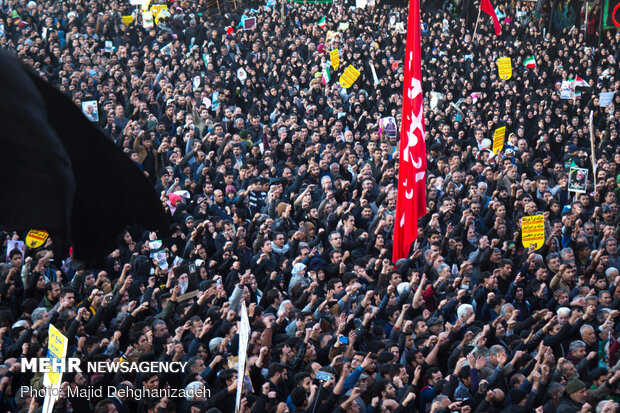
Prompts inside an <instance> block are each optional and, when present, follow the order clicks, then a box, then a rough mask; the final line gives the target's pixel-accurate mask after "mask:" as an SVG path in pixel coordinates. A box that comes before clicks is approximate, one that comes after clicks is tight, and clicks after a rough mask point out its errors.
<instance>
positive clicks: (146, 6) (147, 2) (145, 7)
mask: <svg viewBox="0 0 620 413" xmlns="http://www.w3.org/2000/svg"><path fill="white" fill-rule="evenodd" d="M150 4H151V0H144V1H143V2H142V11H149V5H150Z"/></svg>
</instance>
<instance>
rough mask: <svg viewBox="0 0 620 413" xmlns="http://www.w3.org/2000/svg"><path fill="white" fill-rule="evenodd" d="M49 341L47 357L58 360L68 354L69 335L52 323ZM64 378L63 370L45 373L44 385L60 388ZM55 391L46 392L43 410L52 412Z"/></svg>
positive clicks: (55, 397)
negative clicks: (66, 335) (65, 334)
mask: <svg viewBox="0 0 620 413" xmlns="http://www.w3.org/2000/svg"><path fill="white" fill-rule="evenodd" d="M47 336H48V341H47V357H48V358H50V359H51V358H54V359H57V360H63V359H64V358H65V357H66V356H67V343H68V340H67V337H65V336H64V335H63V334H62V333H61V332H60V331H59V330H58V329H57V328H56V327H54V326H53V325H52V324H50V328H49V331H48V335H47ZM61 379H62V372H60V371H55V372H51V373H45V374H44V375H43V386H44V387H46V388H52V389H58V390H60V383H61ZM54 394H55V393H54V391H48V392H46V394H45V400H44V401H43V412H51V411H52V409H53V407H54V403H55V402H56V399H57V396H54Z"/></svg>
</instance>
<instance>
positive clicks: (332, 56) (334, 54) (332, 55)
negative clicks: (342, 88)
mask: <svg viewBox="0 0 620 413" xmlns="http://www.w3.org/2000/svg"><path fill="white" fill-rule="evenodd" d="M329 60H330V61H331V63H332V67H333V68H334V70H338V67H339V66H340V55H339V54H338V49H334V50H332V51H331V52H329Z"/></svg>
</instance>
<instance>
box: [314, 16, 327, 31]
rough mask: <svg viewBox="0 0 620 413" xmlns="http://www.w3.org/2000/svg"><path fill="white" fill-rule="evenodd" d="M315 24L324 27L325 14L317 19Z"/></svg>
mask: <svg viewBox="0 0 620 413" xmlns="http://www.w3.org/2000/svg"><path fill="white" fill-rule="evenodd" d="M316 25H317V26H319V27H320V28H321V29H324V28H325V26H326V23H325V16H323V17H321V20H319V21H318V22H316Z"/></svg>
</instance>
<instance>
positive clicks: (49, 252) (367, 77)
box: [0, 0, 620, 413]
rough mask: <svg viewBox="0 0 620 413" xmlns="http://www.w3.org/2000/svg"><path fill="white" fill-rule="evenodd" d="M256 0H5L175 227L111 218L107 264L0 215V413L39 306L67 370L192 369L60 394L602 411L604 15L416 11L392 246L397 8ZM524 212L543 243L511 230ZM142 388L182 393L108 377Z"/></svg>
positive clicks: (431, 6)
mask: <svg viewBox="0 0 620 413" xmlns="http://www.w3.org/2000/svg"><path fill="white" fill-rule="evenodd" d="M269 3H270V2H269ZM269 3H268V5H267V6H265V5H264V4H255V3H243V4H240V3H239V2H236V3H233V2H230V3H229V2H220V3H217V2H206V1H203V0H201V1H197V2H172V3H170V2H168V3H167V10H168V12H169V16H167V17H162V18H161V20H159V19H158V22H157V24H154V25H153V27H149V28H144V21H143V18H142V17H143V12H142V11H141V10H140V6H138V9H136V6H134V5H131V4H129V3H128V2H119V1H111V2H104V1H89V2H87V1H84V0H69V1H65V2H54V1H39V2H34V1H30V2H25V1H23V0H21V1H20V0H10V1H8V2H5V3H3V5H2V6H0V29H1V30H0V43H1V45H2V47H4V48H7V49H9V50H11V51H12V52H13V53H15V54H16V55H17V56H18V57H19V58H20V60H21V61H23V62H24V64H26V65H27V66H28V67H30V68H31V69H32V70H33V71H34V72H35V73H37V74H38V75H40V76H41V77H42V78H44V79H45V80H46V81H47V82H49V83H50V84H52V85H53V86H55V87H57V88H58V89H60V90H61V91H62V92H64V93H65V94H66V95H67V96H69V97H70V98H71V99H72V100H73V101H74V102H75V104H76V105H78V106H81V105H82V104H83V103H85V102H86V103H88V102H92V101H95V102H96V106H93V105H92V104H91V105H90V108H91V109H90V110H89V111H88V113H87V115H89V116H90V118H91V119H92V120H93V121H94V122H95V123H96V124H97V127H100V128H101V129H102V130H104V132H105V133H106V135H107V136H108V137H109V138H110V139H111V140H112V141H113V142H114V143H115V144H116V145H117V146H118V147H119V148H121V149H122V150H123V151H124V152H125V153H126V154H127V156H128V157H130V158H131V159H132V160H133V161H134V162H135V164H136V167H137V168H140V170H141V171H143V173H144V175H145V176H146V177H147V178H148V180H149V181H150V182H151V183H152V185H153V187H154V190H155V191H157V193H158V194H159V195H160V199H161V202H162V205H163V206H164V208H165V210H166V212H167V213H168V214H169V215H170V218H171V222H173V224H172V226H171V227H170V229H169V233H168V234H160V233H157V232H149V231H146V230H144V229H143V228H139V227H135V226H133V227H129V228H127V230H126V231H125V232H123V234H121V235H120V236H119V238H118V248H117V249H116V250H115V251H113V252H111V254H110V255H109V257H108V258H107V259H106V260H105V264H104V265H103V266H102V267H101V268H97V269H84V268H81V267H80V266H79V263H76V262H73V260H72V258H71V257H69V255H68V251H64V250H62V249H61V248H60V247H59V246H58V245H55V244H54V242H53V236H52V237H51V238H50V239H48V240H47V242H46V243H45V244H44V245H43V246H41V247H39V248H37V249H27V250H26V251H25V254H23V253H22V251H20V250H19V249H11V248H9V246H10V245H15V244H13V243H10V241H19V240H22V241H23V239H24V234H23V233H13V232H2V244H1V248H0V251H2V252H3V253H6V257H7V264H3V265H2V266H1V268H0V326H1V328H0V337H1V340H0V346H1V353H0V357H1V360H0V362H1V363H2V364H1V365H0V377H1V379H0V396H1V397H0V410H2V411H24V412H26V411H34V409H36V408H37V406H41V405H42V399H41V398H40V397H33V395H32V393H31V392H30V391H29V390H30V389H32V388H35V389H38V388H41V387H42V386H43V375H42V374H40V373H36V374H34V373H23V372H22V371H21V364H22V362H23V361H24V359H30V358H34V357H44V356H45V355H46V354H47V342H48V329H49V326H50V325H53V326H55V327H56V328H57V329H58V330H60V332H61V333H62V334H64V335H65V336H66V337H67V340H68V350H67V355H68V357H76V358H79V359H80V360H81V363H82V364H83V365H85V364H86V363H87V362H89V361H109V362H112V363H138V362H143V361H163V362H172V361H175V362H187V365H186V368H185V371H184V372H183V373H135V372H130V373H120V372H116V373H114V372H106V373H101V374H93V373H92V372H86V371H84V372H83V373H66V374H65V375H64V376H63V378H62V381H63V384H62V393H61V396H60V399H59V400H58V401H57V402H56V407H55V408H56V409H57V411H70V410H72V411H74V412H113V411H115V410H117V411H119V412H128V411H130V410H133V411H139V412H164V411H183V412H185V411H187V412H190V411H191V412H205V411H211V412H216V411H217V410H219V411H221V412H232V411H234V409H235V397H236V391H237V387H239V386H241V385H242V384H243V396H242V398H241V411H242V412H244V413H249V412H250V411H251V412H261V411H268V412H278V413H284V412H299V413H301V412H306V411H307V412H329V411H331V410H336V411H338V412H340V411H346V412H362V413H364V412H368V413H370V412H387V411H392V412H396V411H398V412H407V411H408V412H416V411H417V412H423V413H425V412H428V411H431V412H433V413H437V412H448V411H457V410H458V411H461V412H464V413H467V412H474V411H475V412H500V411H510V412H526V411H532V410H536V411H537V412H543V411H544V412H556V411H557V412H594V411H597V412H614V411H617V410H618V404H617V402H618V401H620V398H619V397H620V391H619V384H620V368H619V367H618V366H617V362H618V361H619V359H620V357H619V354H618V349H619V348H620V341H618V337H619V334H618V333H619V328H618V326H619V325H620V324H619V323H618V320H619V319H618V315H619V310H620V273H619V269H620V257H619V256H618V241H617V239H618V236H619V235H620V232H619V230H620V227H619V225H618V222H619V214H618V191H619V188H620V187H619V186H618V183H619V182H620V168H619V166H620V145H618V128H619V127H620V79H618V73H617V72H618V61H619V59H620V47H619V46H620V33H618V31H617V30H616V31H614V30H606V31H604V32H603V33H602V34H601V35H600V38H599V32H598V29H596V27H597V23H596V22H597V21H598V20H596V19H598V18H599V17H600V10H598V9H595V10H594V11H590V14H589V17H588V21H587V28H588V29H587V30H586V31H584V30H580V29H579V28H580V25H579V24H578V22H579V21H583V20H585V16H582V17H581V19H577V21H576V22H575V25H574V26H573V27H566V28H562V27H560V28H558V27H555V25H547V22H548V21H549V19H551V20H553V16H552V13H553V12H552V5H553V7H555V2H554V3H547V4H543V2H539V3H541V4H538V5H537V4H535V3H530V2H518V3H512V4H504V3H502V4H496V6H497V9H496V10H497V12H498V15H499V17H500V19H501V25H502V33H501V34H500V35H498V36H496V35H495V34H494V32H493V25H492V24H490V20H489V19H488V17H486V15H485V14H484V13H483V14H482V16H481V17H480V21H479V24H478V27H477V29H476V36H475V38H474V37H473V36H472V33H473V31H474V26H475V23H476V20H475V16H476V14H477V8H476V7H477V3H476V4H474V2H469V3H468V2H458V3H452V2H450V1H446V2H445V3H443V4H439V2H425V3H424V4H423V6H422V14H421V16H422V27H421V36H422V39H421V42H422V43H421V48H422V62H420V64H421V65H422V76H423V79H422V87H423V91H424V96H425V98H424V118H425V125H426V126H425V130H426V132H425V133H426V134H425V140H426V148H427V153H428V162H427V163H428V169H427V172H426V198H427V214H426V215H425V216H424V217H421V218H420V220H419V225H418V227H419V229H418V234H417V235H418V236H417V239H416V241H415V242H414V243H413V245H411V249H410V254H409V256H408V257H405V258H403V259H401V260H398V261H397V262H395V263H394V262H392V236H393V226H394V213H395V209H396V203H397V197H398V158H399V136H398V131H396V133H393V132H392V129H391V128H389V127H387V126H386V125H387V124H388V123H390V122H392V123H395V124H396V125H400V121H401V107H402V99H403V97H402V93H403V84H404V81H405V79H404V65H403V61H404V60H405V40H406V33H405V31H404V29H406V21H407V8H406V7H405V8H403V7H399V6H397V5H388V4H384V3H383V2H370V4H368V5H367V6H366V7H355V5H354V4H352V3H351V2H346V3H345V2H342V1H336V2H334V3H328V4H323V3H317V2H312V1H308V2H301V3H294V2H293V3H284V4H281V3H277V4H269ZM358 3H359V2H358ZM470 3H471V4H470ZM566 4H568V2H567V3H566ZM541 5H542V7H537V6H541ZM358 6H361V4H358ZM218 7H221V11H218ZM472 7H473V8H475V12H473V13H472ZM571 7H576V10H577V11H579V9H578V8H579V5H576V6H575V5H572V6H571ZM472 15H473V18H472ZM123 16H133V19H127V18H124V19H123ZM322 17H325V18H326V19H325V21H326V26H325V28H323V27H321V25H319V24H317V22H318V21H319V20H321V18H322ZM245 18H256V24H255V27H254V28H250V29H248V30H244V23H243V20H244V19H245ZM592 19H594V20H592ZM129 20H131V22H130V23H129ZM556 20H557V19H556ZM554 21H555V20H554ZM398 23H403V24H402V25H400V24H398ZM147 27H148V25H147ZM334 49H338V51H339V60H340V66H339V68H338V69H337V70H336V69H335V68H331V69H329V68H328V69H327V70H328V71H329V72H330V75H331V80H327V82H325V81H324V79H323V73H324V72H325V68H326V67H328V66H329V62H330V60H331V59H330V55H329V52H330V51H331V50H334ZM500 57H510V58H511V59H512V76H511V78H510V79H508V80H504V79H501V78H500V77H499V75H498V70H497V63H496V60H497V58H500ZM531 57H534V60H535V62H536V64H535V67H532V66H531V65H529V66H528V67H526V66H525V65H524V62H525V61H526V60H528V59H529V58H531ZM530 60H531V59H530ZM349 65H353V66H354V67H355V68H357V69H358V70H359V71H360V73H361V74H360V76H359V78H358V79H357V80H356V81H355V82H354V83H353V85H352V86H351V87H350V88H347V89H345V88H343V87H341V86H340V84H339V82H338V77H339V76H340V75H341V74H342V72H343V70H344V68H346V67H347V66H349ZM577 77H579V78H580V79H583V82H582V83H580V84H579V85H578V86H577V88H576V89H574V90H573V91H572V92H573V93H572V95H570V98H567V96H566V95H565V94H564V92H565V91H564V90H563V89H564V85H566V84H569V81H570V80H576V79H577ZM608 92H615V95H614V97H613V98H612V100H611V103H609V104H608V105H607V106H605V107H602V106H601V95H600V94H601V93H608ZM94 108H96V110H94ZM95 115H97V116H95ZM390 118H393V119H390ZM503 126H505V127H506V133H505V136H506V138H505V143H504V145H503V148H502V149H501V150H499V151H495V152H494V151H493V150H492V144H493V138H494V132H495V131H496V129H498V128H500V127H503ZM85 139H87V137H85ZM92 156H97V154H92ZM574 168H577V169H574ZM573 170H574V171H576V172H575V174H574V175H573V174H572V173H571V171H573ZM15 185H19V181H18V180H17V181H15ZM416 196H420V194H417V195H416ZM7 201H8V200H7ZM532 215H542V216H544V238H543V239H542V241H539V242H538V244H536V245H532V246H524V244H523V242H522V218H523V217H524V216H532ZM244 308H245V310H244ZM243 311H247V314H248V317H249V323H250V326H251V333H250V336H249V345H248V349H247V356H248V363H247V369H246V374H245V375H244V377H238V375H237V369H236V367H235V366H236V363H237V361H238V358H237V357H238V355H239V335H240V334H239V333H240V330H241V329H242V325H241V324H240V317H241V314H242V312H243ZM108 386H111V387H112V388H114V389H115V390H114V392H113V393H114V396H111V397H106V395H104V396H103V397H90V398H86V397H72V396H71V393H70V392H69V388H71V389H85V388H88V387H94V388H107V387H108ZM140 389H152V390H153V389H184V390H185V391H186V396H185V397H162V398H153V397H143V398H136V397H131V396H124V395H125V394H128V393H130V392H129V390H140ZM204 389H208V390H209V391H210V395H209V396H208V397H207V396H204V393H203V392H202V390H204ZM216 409H217V410H216Z"/></svg>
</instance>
